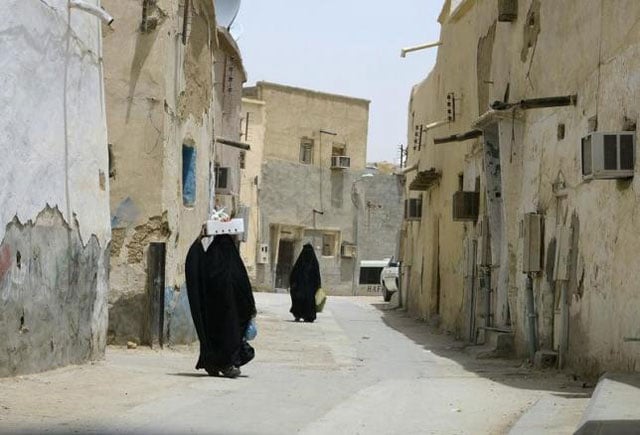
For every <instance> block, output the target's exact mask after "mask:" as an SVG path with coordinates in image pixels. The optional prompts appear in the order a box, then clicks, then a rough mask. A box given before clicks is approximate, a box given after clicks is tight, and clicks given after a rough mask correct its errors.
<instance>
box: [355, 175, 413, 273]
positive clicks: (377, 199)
mask: <svg viewBox="0 0 640 435" xmlns="http://www.w3.org/2000/svg"><path fill="white" fill-rule="evenodd" d="M401 181H402V180H401V178H400V177H398V176H397V175H389V174H380V173H376V174H373V176H367V177H360V178H358V179H357V180H356V181H355V183H354V184H353V187H352V189H351V191H352V195H351V196H352V202H353V203H354V204H357V205H356V209H355V213H356V225H355V233H356V237H355V239H354V242H355V243H356V245H357V257H356V262H355V271H354V272H355V273H354V286H355V285H357V281H358V278H359V276H360V261H362V260H384V259H387V258H391V257H394V258H395V259H398V258H399V257H398V244H399V241H400V230H401V227H402V219H403V216H404V203H403V201H402V197H403V186H402V184H401ZM343 262H344V259H343Z"/></svg>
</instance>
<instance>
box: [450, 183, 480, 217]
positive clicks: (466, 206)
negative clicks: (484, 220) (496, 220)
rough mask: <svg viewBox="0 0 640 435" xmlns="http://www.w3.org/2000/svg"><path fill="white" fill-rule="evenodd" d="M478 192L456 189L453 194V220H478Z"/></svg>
mask: <svg viewBox="0 0 640 435" xmlns="http://www.w3.org/2000/svg"><path fill="white" fill-rule="evenodd" d="M479 209H480V192H463V191H461V190H460V191H458V192H456V193H454V194H453V221H454V222H465V221H472V222H475V221H476V220H478V211H479Z"/></svg>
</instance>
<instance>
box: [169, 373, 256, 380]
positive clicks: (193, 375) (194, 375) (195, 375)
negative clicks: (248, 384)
mask: <svg viewBox="0 0 640 435" xmlns="http://www.w3.org/2000/svg"><path fill="white" fill-rule="evenodd" d="M167 374H168V375H169V376H180V377H184V378H212V379H232V378H227V377H225V376H210V375H208V374H207V373H167ZM248 377H249V376H248V375H240V376H238V377H236V378H235V379H238V378H248Z"/></svg>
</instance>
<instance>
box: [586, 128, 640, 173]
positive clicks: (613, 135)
mask: <svg viewBox="0 0 640 435" xmlns="http://www.w3.org/2000/svg"><path fill="white" fill-rule="evenodd" d="M581 154H582V176H583V177H584V178H587V179H589V178H593V179H611V178H629V177H633V172H634V168H635V163H636V134H635V132H631V131H621V132H593V133H590V134H589V135H587V136H585V137H583V138H582V147H581Z"/></svg>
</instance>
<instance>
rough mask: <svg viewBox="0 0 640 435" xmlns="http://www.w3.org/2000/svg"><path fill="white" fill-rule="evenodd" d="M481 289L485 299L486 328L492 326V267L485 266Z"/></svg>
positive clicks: (481, 274)
mask: <svg viewBox="0 0 640 435" xmlns="http://www.w3.org/2000/svg"><path fill="white" fill-rule="evenodd" d="M480 288H481V289H482V292H483V293H484V295H485V298H484V326H485V328H489V327H490V326H491V266H483V267H482V271H481V273H480Z"/></svg>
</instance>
